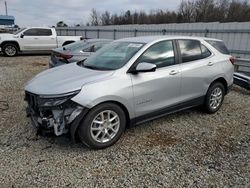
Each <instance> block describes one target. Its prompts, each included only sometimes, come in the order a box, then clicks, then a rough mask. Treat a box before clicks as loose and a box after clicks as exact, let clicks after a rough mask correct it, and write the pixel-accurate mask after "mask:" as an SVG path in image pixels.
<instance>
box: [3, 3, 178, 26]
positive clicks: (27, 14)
mask: <svg viewBox="0 0 250 188" xmlns="http://www.w3.org/2000/svg"><path fill="white" fill-rule="evenodd" d="M180 2H181V0H92V1H91V0H7V4H8V13H9V15H13V16H15V18H16V21H15V23H16V24H17V25H19V26H20V27H24V26H52V25H56V23H57V22H58V21H61V20H63V21H65V22H66V23H67V24H68V25H74V24H85V23H86V22H87V21H88V20H89V15H90V11H91V9H92V8H95V9H96V10H97V11H99V12H103V11H105V10H108V11H110V12H112V13H118V14H119V13H121V12H122V11H124V12H125V11H126V10H132V11H134V10H144V11H149V10H151V9H168V10H175V9H177V7H178V5H179V4H180ZM1 14H5V9H4V0H0V15H1Z"/></svg>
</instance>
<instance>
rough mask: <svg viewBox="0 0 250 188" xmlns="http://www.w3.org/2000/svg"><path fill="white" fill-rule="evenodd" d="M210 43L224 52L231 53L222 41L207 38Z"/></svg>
mask: <svg viewBox="0 0 250 188" xmlns="http://www.w3.org/2000/svg"><path fill="white" fill-rule="evenodd" d="M206 42H208V43H209V44H211V45H212V46H213V47H214V48H215V49H216V50H218V51H219V52H220V53H222V54H230V52H229V50H228V49H227V47H226V45H225V44H224V43H223V42H222V41H214V40H206Z"/></svg>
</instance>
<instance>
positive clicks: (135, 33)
mask: <svg viewBox="0 0 250 188" xmlns="http://www.w3.org/2000/svg"><path fill="white" fill-rule="evenodd" d="M136 35H137V29H135V31H134V36H135V37H136Z"/></svg>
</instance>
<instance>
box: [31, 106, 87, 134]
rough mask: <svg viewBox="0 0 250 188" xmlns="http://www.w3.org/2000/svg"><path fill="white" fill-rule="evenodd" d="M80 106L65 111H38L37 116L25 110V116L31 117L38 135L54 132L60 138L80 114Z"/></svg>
mask: <svg viewBox="0 0 250 188" xmlns="http://www.w3.org/2000/svg"><path fill="white" fill-rule="evenodd" d="M83 109H84V108H83V107H82V106H75V107H74V108H72V106H71V107H70V108H66V109H60V108H55V109H40V110H39V115H37V114H35V113H33V112H32V110H30V109H27V110H26V112H27V116H28V117H31V119H32V122H33V124H34V125H35V127H36V128H37V130H38V134H39V133H41V132H43V133H49V132H54V134H55V135H56V136H60V135H62V134H65V133H67V132H69V126H70V124H71V123H72V122H73V121H74V119H75V118H76V117H77V116H78V115H79V114H80V113H81V112H82V110H83Z"/></svg>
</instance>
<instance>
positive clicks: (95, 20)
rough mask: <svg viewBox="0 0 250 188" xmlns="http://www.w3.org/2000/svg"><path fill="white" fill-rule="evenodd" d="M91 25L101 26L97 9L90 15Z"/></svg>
mask: <svg viewBox="0 0 250 188" xmlns="http://www.w3.org/2000/svg"><path fill="white" fill-rule="evenodd" d="M90 24H91V25H94V26H97V25H99V24H100V17H99V14H98V12H97V11H96V9H94V8H93V9H92V10H91V13H90Z"/></svg>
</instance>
